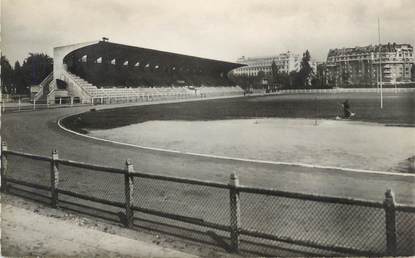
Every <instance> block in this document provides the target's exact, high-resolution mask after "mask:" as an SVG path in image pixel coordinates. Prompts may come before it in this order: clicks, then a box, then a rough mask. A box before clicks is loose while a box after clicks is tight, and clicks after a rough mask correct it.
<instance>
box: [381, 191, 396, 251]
mask: <svg viewBox="0 0 415 258" xmlns="http://www.w3.org/2000/svg"><path fill="white" fill-rule="evenodd" d="M395 206H396V203H395V196H394V194H393V192H392V190H391V189H388V190H386V192H385V199H384V201H383V207H384V209H385V225H386V252H387V255H391V256H395V255H396V248H397V242H396V214H395Z"/></svg>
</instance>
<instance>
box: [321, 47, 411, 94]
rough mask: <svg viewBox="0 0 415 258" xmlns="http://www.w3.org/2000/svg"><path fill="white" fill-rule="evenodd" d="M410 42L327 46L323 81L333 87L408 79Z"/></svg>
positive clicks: (403, 82) (367, 84) (406, 81)
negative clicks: (328, 48) (324, 78)
mask: <svg viewBox="0 0 415 258" xmlns="http://www.w3.org/2000/svg"><path fill="white" fill-rule="evenodd" d="M414 60H415V59H414V54H413V47H412V46H411V45H410V44H396V43H393V44H391V43H388V44H384V45H380V46H379V45H376V46H372V45H370V46H365V47H354V48H341V49H330V50H329V53H328V55H327V62H326V69H327V72H326V75H327V76H326V83H327V84H328V85H330V86H334V87H356V86H357V87H376V85H379V82H380V76H381V78H382V83H383V84H384V85H396V84H407V83H410V82H411V81H412V79H411V68H412V66H413V65H414Z"/></svg>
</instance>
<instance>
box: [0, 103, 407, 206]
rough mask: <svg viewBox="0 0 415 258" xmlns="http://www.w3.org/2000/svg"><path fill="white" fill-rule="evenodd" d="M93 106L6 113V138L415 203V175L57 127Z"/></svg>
mask: <svg viewBox="0 0 415 258" xmlns="http://www.w3.org/2000/svg"><path fill="white" fill-rule="evenodd" d="M111 107H112V108H113V107H114V106H111ZM90 108H91V107H74V108H62V109H49V110H41V111H34V112H21V113H6V114H3V118H2V121H3V128H2V135H3V139H4V140H5V141H7V143H8V145H9V148H10V149H12V150H18V151H25V152H30V153H35V154H40V155H49V154H50V152H51V150H52V149H57V150H59V154H60V156H61V157H62V158H65V159H72V160H77V161H84V162H90V163H97V164H103V165H108V166H114V167H123V162H124V161H125V160H126V159H131V160H132V162H133V164H134V165H135V169H136V170H137V171H145V172H151V173H157V174H163V175H174V176H181V177H189V178H197V179H202V180H211V181H218V182H227V181H228V178H229V175H230V174H231V173H232V172H237V173H238V174H239V176H240V180H241V183H242V184H245V185H253V186H258V187H271V188H276V189H279V190H286V191H295V192H304V193H316V194H323V195H332V196H342V197H352V198H360V199H362V198H363V199H369V200H377V201H380V200H382V199H383V194H384V192H385V191H386V189H388V188H391V189H393V190H394V191H395V195H396V200H397V201H398V202H399V203H407V204H413V203H415V201H414V200H415V191H414V189H415V177H405V176H400V175H389V174H367V173H340V172H339V171H336V170H334V169H330V168H327V169H323V168H311V167H301V166H292V165H284V164H266V163H256V162H251V161H244V160H227V159H220V158H215V157H204V156H195V155H183V154H182V153H173V152H164V151H158V150H152V149H140V148H135V147H131V146H126V145H119V144H116V143H110V142H103V141H100V140H95V139H87V138H85V137H80V136H77V135H73V134H72V133H69V132H66V131H64V130H62V129H61V128H60V127H59V126H58V123H57V122H58V120H59V119H61V118H63V117H65V116H68V115H73V114H76V113H80V112H85V111H88V110H89V109H90ZM105 108H109V106H106V107H105Z"/></svg>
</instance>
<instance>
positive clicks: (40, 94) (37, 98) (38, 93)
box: [33, 72, 53, 100]
mask: <svg viewBox="0 0 415 258" xmlns="http://www.w3.org/2000/svg"><path fill="white" fill-rule="evenodd" d="M52 79H53V72H51V73H49V75H48V76H46V78H45V79H43V81H41V82H40V83H39V91H38V92H37V93H36V94H35V96H34V97H33V99H34V100H39V99H40V98H41V97H42V95H43V87H44V86H45V85H48V84H49V83H50V82H51V81H52Z"/></svg>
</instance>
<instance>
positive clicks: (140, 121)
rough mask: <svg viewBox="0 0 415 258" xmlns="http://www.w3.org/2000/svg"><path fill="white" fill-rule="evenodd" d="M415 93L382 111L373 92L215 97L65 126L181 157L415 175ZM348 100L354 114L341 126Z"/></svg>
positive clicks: (101, 114) (96, 115) (109, 113)
mask: <svg viewBox="0 0 415 258" xmlns="http://www.w3.org/2000/svg"><path fill="white" fill-rule="evenodd" d="M414 96H415V95H414V93H406V94H387V95H385V102H384V108H383V110H381V109H380V108H379V99H378V95H377V94H374V93H364V94H361V93H359V94H357V93H353V94H330V95H329V94H319V95H316V94H309V95H277V96H267V97H248V98H237V99H232V100H210V101H205V102H191V103H180V104H163V105H154V106H141V107H129V108H123V109H114V110H105V111H95V112H89V113H85V114H82V115H79V116H76V117H72V118H69V119H68V120H66V121H65V125H67V126H68V127H70V128H72V129H75V130H77V131H80V132H87V131H88V133H89V134H90V135H91V136H95V137H98V138H103V139H108V140H113V141H117V142H121V143H127V144H134V145H139V146H145V147H154V148H161V149H167V150H175V151H181V152H192V153H200V154H208V155H220V156H226V157H232V158H244V159H253V160H262V161H272V162H290V163H294V164H297V163H302V164H311V165H318V166H334V167H342V168H354V169H369V170H382V171H394V172H397V171H398V172H413V171H412V170H413V168H411V167H410V166H409V165H410V162H409V160H410V159H411V158H412V157H413V155H414V150H413V146H415V138H414V137H412V135H413V133H414V128H413V125H414V121H415V120H414V113H413V112H412V111H413V110H414V108H415V105H414ZM345 99H349V101H350V103H351V106H352V111H353V112H355V113H356V116H355V117H354V118H353V120H348V121H338V120H336V119H335V117H336V116H337V115H341V112H342V111H341V102H342V101H344V100H345ZM293 118H294V119H293ZM384 125H392V126H384ZM398 125H399V126H398Z"/></svg>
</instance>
